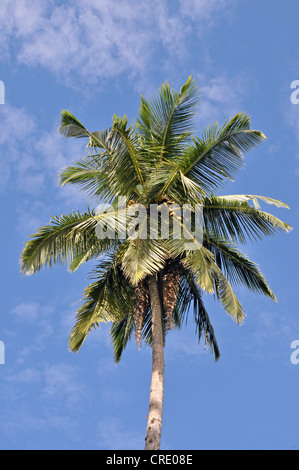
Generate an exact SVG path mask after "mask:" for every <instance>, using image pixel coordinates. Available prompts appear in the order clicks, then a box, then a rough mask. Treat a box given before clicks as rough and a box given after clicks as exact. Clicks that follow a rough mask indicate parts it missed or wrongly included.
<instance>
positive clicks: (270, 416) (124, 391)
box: [0, 0, 299, 449]
mask: <svg viewBox="0 0 299 470" xmlns="http://www.w3.org/2000/svg"><path fill="white" fill-rule="evenodd" d="M298 13H299V5H298V2H297V0H288V1H287V2H282V1H281V0H274V1H272V2H271V5H270V2H268V1H265V0H259V1H257V0H252V1H250V2H245V1H242V0H150V1H149V0H139V1H137V0H114V1H112V0H84V1H83V2H82V1H81V2H79V0H72V1H67V0H65V1H58V0H47V1H44V0H2V2H1V9H0V25H1V27H0V80H2V81H3V82H4V84H5V92H6V93H5V104H2V105H0V120H1V121H0V122H1V133H0V175H1V178H0V205H1V214H2V217H1V242H2V243H1V245H2V247H3V250H2V256H1V264H2V276H1V292H2V308H1V315H0V341H2V342H3V343H4V345H5V364H4V365H0V384H1V386H0V448H1V449H139V448H141V449H142V448H143V445H144V437H145V431H146V415H147V413H148V399H149V387H150V375H151V353H150V350H149V348H147V347H145V346H143V347H142V348H141V351H138V349H137V347H136V346H135V344H134V341H133V342H132V344H130V345H129V346H128V348H127V350H126V351H125V354H124V356H123V359H122V361H121V363H120V364H119V365H118V366H115V365H114V363H113V353H112V349H111V346H110V342H109V337H108V328H107V327H103V328H101V330H99V331H96V332H95V333H93V334H92V335H91V336H90V337H89V339H88V340H87V341H86V343H85V344H84V347H83V348H82V350H81V351H80V352H79V353H78V354H73V353H70V352H69V351H68V347H67V341H68V334H69V331H70V328H71V326H72V324H73V318H74V312H75V310H76V303H75V302H76V301H78V300H80V298H81V293H82V291H83V289H84V287H85V286H86V285H87V283H88V280H87V278H88V272H89V271H90V269H91V268H92V267H93V266H92V265H89V266H83V267H81V269H80V270H78V271H77V272H76V273H73V274H70V273H68V272H67V269H66V268H65V267H56V268H54V269H52V270H45V271H43V272H40V273H39V274H38V275H35V276H33V277H23V276H21V275H20V273H19V256H20V252H21V250H22V247H23V244H24V242H25V241H26V240H27V239H28V237H29V235H30V234H31V233H32V232H33V231H34V230H35V229H36V228H37V227H39V226H41V225H43V224H46V223H48V221H49V219H50V216H52V215H60V214H63V213H69V212H71V211H72V210H73V209H80V210H84V209H85V208H86V204H87V202H88V201H87V200H86V198H85V196H84V194H82V193H78V192H76V191H75V190H74V189H73V188H60V187H59V186H58V185H57V174H58V172H59V170H60V169H61V168H62V167H64V166H65V165H68V164H70V163H71V162H72V161H74V160H75V159H76V158H77V157H78V156H80V155H82V153H83V152H84V147H83V146H82V144H81V142H77V141H74V142H73V141H71V140H65V139H63V138H62V137H60V136H59V134H58V126H59V116H60V112H61V110H62V109H69V110H70V111H71V112H72V113H73V114H75V116H77V117H78V118H79V119H80V120H81V122H83V123H84V124H85V125H86V127H88V128H90V129H91V130H99V129H102V128H106V127H108V126H109V125H110V123H111V117H112V115H113V114H114V113H115V114H117V115H123V114H124V113H126V114H127V115H128V117H129V119H130V120H132V119H134V117H135V115H136V113H137V109H138V106H139V100H140V93H142V94H143V95H145V96H148V97H150V96H151V95H152V94H153V93H154V92H155V91H156V89H157V88H158V86H159V85H160V84H161V83H162V82H163V81H165V80H167V81H168V82H169V83H170V84H171V86H173V87H174V88H179V87H180V86H181V85H182V84H183V83H185V81H186V80H187V78H188V76H189V75H192V76H193V77H194V78H195V79H196V80H197V81H198V83H199V87H200V91H201V108H200V111H199V114H198V116H197V118H196V128H197V129H198V132H199V133H200V130H201V128H202V126H204V125H206V124H208V123H210V122H211V121H219V122H220V123H221V122H223V121H225V120H226V118H227V117H229V116H232V115H234V113H236V112H239V111H246V112H247V113H248V114H250V116H251V118H252V127H253V128H256V129H259V130H261V131H263V132H264V133H265V134H266V136H267V137H268V140H267V141H266V142H265V143H263V144H262V145H261V146H260V147H259V148H258V149H256V150H255V151H253V152H251V153H250V154H249V155H248V156H247V158H246V169H245V170H244V171H242V172H241V173H240V174H239V177H238V178H237V179H236V181H235V183H233V184H231V185H229V186H228V187H227V188H225V190H224V191H223V194H240V193H247V194H261V195H265V196H270V197H274V198H277V199H281V200H283V201H284V202H286V203H287V204H289V205H290V207H291V210H290V211H288V210H282V209H276V208H274V209H273V208H272V207H271V208H270V209H271V211H272V213H274V214H275V215H278V216H279V217H280V218H282V219H283V220H285V221H286V222H288V223H289V224H290V225H291V226H292V227H294V230H293V231H292V232H291V233H290V234H281V235H278V236H275V237H273V238H271V239H266V240H264V241H262V242H259V243H255V244H249V245H247V246H246V247H245V248H244V251H245V252H246V253H247V254H248V255H249V256H250V258H251V259H253V260H254V261H256V262H257V263H258V264H259V265H260V266H261V268H262V271H263V273H264V274H265V276H266V278H267V280H268V281H269V283H270V286H271V288H272V289H273V290H274V292H275V293H276V295H277V297H278V300H279V302H278V304H275V303H273V302H271V301H270V300H267V299H263V298H262V297H259V296H254V295H252V294H248V293H247V292H246V291H245V290H242V289H237V290H236V292H237V294H238V297H239V299H240V301H241V303H242V305H243V306H244V308H245V310H246V321H245V323H244V325H243V326H241V327H237V326H236V325H235V324H234V322H233V321H232V320H231V319H230V318H229V317H228V316H227V314H226V313H225V312H224V311H223V309H222V307H221V306H220V305H218V304H216V303H215V302H214V300H213V299H212V298H208V297H207V298H206V299H205V301H206V306H207V308H208V311H209V313H210V317H211V320H212V322H213V325H214V329H215V333H216V336H217V339H218V343H219V346H220V349H221V353H222V356H221V359H220V360H219V362H218V363H215V361H214V360H213V357H212V356H211V355H210V353H209V351H205V350H204V349H203V347H202V346H198V344H197V339H196V336H195V335H194V324H193V323H192V321H190V324H188V325H187V326H186V327H184V328H182V329H181V330H180V331H175V332H173V333H171V334H169V336H168V339H167V346H166V350H165V361H166V377H165V379H166V386H165V406H164V422H163V433H162V434H163V435H162V448H163V449H298V446H299V443H298V411H299V409H298V408H299V405H298V390H299V380H298V377H299V364H298V365H295V364H292V363H291V360H290V356H291V353H292V350H291V348H290V345H291V343H292V342H293V341H294V340H298V339H299V322H298V318H299V312H298V296H297V293H298V273H297V266H298V235H297V230H296V227H297V224H298V217H299V212H298V195H299V194H298V178H299V105H294V104H292V103H291V100H290V96H291V93H292V90H291V88H290V87H291V83H292V82H293V81H294V80H299V59H298ZM265 209H269V207H266V208H265Z"/></svg>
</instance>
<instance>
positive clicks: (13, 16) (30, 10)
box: [0, 0, 234, 85]
mask: <svg viewBox="0 0 299 470" xmlns="http://www.w3.org/2000/svg"><path fill="white" fill-rule="evenodd" d="M232 3H234V0H220V1H219V0H217V2H216V0H209V1H208V0H196V1H194V0H184V1H182V0H181V1H180V2H177V3H176V4H175V7H176V8H173V6H174V4H173V0H171V2H170V1H167V0H144V1H143V2H139V1H138V0H125V1H124V0H115V1H114V2H113V8H112V7H111V2H110V1H108V0H86V1H85V2H84V7H83V6H82V2H79V0H75V1H72V2H71V1H70V0H69V1H65V2H63V5H61V4H60V3H58V2H55V1H54V0H52V1H50V2H46V1H45V0H44V1H41V2H40V1H38V2H37V1H36V0H34V1H32V0H31V1H29V0H22V1H20V0H2V5H1V13H0V26H1V28H2V32H1V35H0V39H2V50H3V51H6V52H7V51H9V49H10V42H11V40H12V39H15V40H16V42H15V44H14V50H16V51H17V52H16V55H17V61H18V62H19V63H22V64H25V65H28V66H42V67H44V68H46V69H47V70H49V71H51V72H53V73H54V74H56V75H57V76H59V77H60V78H61V79H62V80H63V81H65V82H67V83H68V84H72V85H75V82H76V80H78V78H80V81H81V82H84V83H89V84H94V83H97V82H99V81H100V80H102V79H105V78H111V77H116V76H119V75H120V74H121V73H122V72H124V71H125V72H126V73H127V74H128V75H129V76H131V77H132V76H133V77H136V76H142V75H143V76H146V75H148V73H149V70H152V69H153V68H154V67H157V66H159V67H160V66H161V65H162V67H163V66H164V64H165V63H167V61H168V60H169V58H170V57H172V56H175V57H176V58H178V57H183V56H184V54H185V53H186V47H185V43H186V40H187V38H188V35H189V33H190V32H191V31H192V27H193V26H194V27H196V28H198V30H200V31H204V30H206V29H207V28H209V27H210V25H211V23H212V19H214V18H215V13H216V12H219V11H223V9H224V7H227V6H229V5H230V4H232ZM156 53H159V55H160V56H161V54H162V55H164V58H163V59H162V62H161V59H160V62H159V64H157V57H156V56H155V60H153V58H154V55H155V54H156ZM165 55H166V60H165Z"/></svg>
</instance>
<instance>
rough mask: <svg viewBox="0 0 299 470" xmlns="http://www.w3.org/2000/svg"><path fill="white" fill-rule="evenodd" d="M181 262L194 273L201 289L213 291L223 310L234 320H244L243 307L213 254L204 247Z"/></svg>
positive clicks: (239, 321) (237, 321)
mask: <svg viewBox="0 0 299 470" xmlns="http://www.w3.org/2000/svg"><path fill="white" fill-rule="evenodd" d="M183 264H184V265H185V266H186V267H187V268H189V269H191V270H192V271H193V273H194V278H195V280H196V283H197V284H198V285H199V286H200V288H201V290H203V291H206V292H208V293H214V294H215V295H216V297H217V299H218V300H219V301H220V302H221V303H222V305H223V307H224V309H225V311H226V312H227V313H228V314H229V315H230V316H231V317H232V318H233V319H234V320H235V321H236V323H242V322H243V321H244V309H243V307H242V305H241V304H240V302H239V300H238V299H237V297H236V294H235V293H234V291H233V289H232V287H231V285H230V283H229V282H228V280H227V278H226V277H225V275H224V274H223V272H222V271H221V269H220V268H219V267H218V265H217V264H216V263H215V260H214V255H213V254H212V253H211V252H210V251H209V250H208V249H207V248H205V247H202V248H201V249H200V250H195V251H193V252H191V253H189V254H187V255H186V257H185V258H184V260H183Z"/></svg>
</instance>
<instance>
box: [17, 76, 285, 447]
mask: <svg viewBox="0 0 299 470" xmlns="http://www.w3.org/2000/svg"><path fill="white" fill-rule="evenodd" d="M198 103H199V97H198V85H197V84H196V83H195V82H194V81H193V79H192V78H191V77H190V78H189V79H188V81H187V82H186V83H185V85H184V86H183V87H182V88H181V90H180V91H179V92H176V91H174V90H172V89H171V88H170V86H169V84H168V83H164V84H163V85H162V86H161V87H160V89H159V91H158V93H157V94H156V95H155V96H154V98H153V99H152V100H151V101H148V100H147V99H145V98H144V97H142V96H141V104H140V108H139V114H138V118H137V119H136V121H135V122H134V124H133V125H129V124H128V120H127V118H126V116H124V117H123V118H119V117H117V116H113V123H112V126H111V127H110V128H109V129H106V130H103V131H96V132H90V131H88V130H87V129H86V128H85V127H84V126H83V124H81V122H80V121H79V120H78V119H76V118H75V117H74V116H73V114H71V113H70V112H69V111H63V112H62V114H61V127H60V132H61V134H62V135H63V136H65V137H76V138H86V139H87V140H88V144H87V147H86V154H85V156H84V158H82V159H81V160H80V161H77V162H76V163H74V165H73V166H69V167H67V168H65V169H63V170H62V172H61V175H60V181H61V184H62V185H66V184H74V185H77V186H79V187H81V188H82V189H83V190H85V191H87V193H88V194H89V195H91V196H92V197H93V198H94V201H95V203H96V202H97V204H99V203H101V204H106V210H96V209H92V210H91V209H89V208H88V209H87V211H86V212H85V213H79V212H73V213H71V214H69V215H63V216H61V217H53V218H52V220H51V223H50V224H49V225H46V226H44V227H42V228H40V229H39V230H38V231H37V232H36V233H35V234H33V235H32V237H31V239H30V240H29V241H28V242H27V243H26V245H25V247H24V250H23V252H22V256H21V271H22V272H23V273H25V274H32V273H35V272H37V271H39V270H40V269H41V268H42V267H51V266H52V265H55V264H61V263H67V264H68V265H69V269H70V270H71V271H75V270H76V269H78V268H79V266H80V265H81V264H82V263H85V262H87V261H91V260H96V261H95V265H94V266H95V267H94V269H93V271H92V274H91V278H92V283H91V284H90V285H89V286H88V287H87V288H86V289H85V291H84V297H83V301H82V304H81V306H80V307H79V309H78V311H77V313H76V322H75V325H74V327H73V329H72V331H71V333H70V338H69V348H70V350H71V351H74V352H77V351H78V350H79V349H80V347H81V346H82V344H83V342H84V341H85V339H86V337H87V335H88V333H89V332H90V331H91V330H93V329H94V328H96V327H98V326H99V325H100V323H102V322H109V323H110V324H111V329H110V335H111V340H112V344H113V347H114V357H115V361H116V362H119V361H120V359H121V356H122V353H123V351H124V349H125V347H126V345H127V343H128V341H129V340H130V338H131V337H132V335H133V334H135V337H136V342H137V344H138V345H139V347H140V344H141V341H142V340H144V342H145V343H146V344H148V345H149V346H150V347H151V349H152V381H151V389H150V403H149V415H148V423H147V433H146V445H145V449H147V450H150V449H152V450H155V449H159V448H160V439H161V427H162V412H163V395H164V346H165V342H166V336H167V334H168V332H169V331H170V330H171V329H172V328H173V327H180V326H181V324H182V322H183V319H184V317H185V316H186V315H192V316H193V318H194V320H195V324H196V334H197V335H198V339H200V338H201V337H202V336H204V338H205V344H206V345H207V346H208V347H209V348H210V350H211V352H212V353H213V354H214V356H215V359H216V360H218V358H219V356H220V352H219V347H218V344H217V340H216V337H215V333H214V330H213V327H212V324H211V322H210V318H209V315H208V312H207V311H206V308H205V306H204V303H203V294H204V293H210V294H214V295H215V297H216V299H218V300H219V301H220V302H221V303H222V305H223V307H224V309H225V311H226V312H227V313H228V314H229V315H230V316H231V317H232V318H233V319H234V320H235V321H236V322H237V323H241V322H242V321H243V320H244V310H243V308H242V306H241V304H240V302H239V300H238V299H237V297H236V295H235V293H234V290H233V287H234V286H238V285H243V286H246V287H247V288H248V289H249V290H250V291H253V292H256V293H260V294H264V295H265V296H267V297H269V298H271V299H273V300H275V301H276V297H275V295H274V293H273V292H272V291H271V289H270V287H269V285H268V284H267V282H266V280H265V278H264V276H263V274H262V272H261V271H260V269H259V267H258V266H257V264H255V263H254V262H252V261H250V260H249V259H248V257H247V256H246V255H244V254H243V253H242V252H241V251H240V250H239V247H238V246H239V244H244V243H245V242H246V241H247V240H253V239H260V238H262V237H263V236H270V235H272V234H274V233H276V232H281V231H286V232H288V231H289V230H290V229H291V227H290V226H289V225H288V224H286V223H285V222H282V221H281V220H279V219H278V218H277V217H275V216H274V215H271V214H269V213H267V212H264V211H262V210H261V208H260V205H259V201H261V202H265V203H268V204H274V205H275V206H277V207H287V205H286V204H284V203H282V202H281V201H278V200H275V199H272V198H268V197H263V196H256V195H247V194H246V195H230V196H217V195H216V194H215V192H216V190H218V189H220V188H222V187H223V186H224V184H225V183H227V182H229V181H231V180H232V179H233V178H234V176H235V175H236V174H237V173H238V171H239V170H240V169H241V168H242V167H243V165H244V155H245V154H246V153H247V152H248V151H249V150H252V149H254V148H255V147H256V146H257V145H258V144H259V143H260V142H262V141H264V139H265V136H264V134H263V133H261V132H259V131H257V130H251V128H250V119H249V117H248V115H246V114H244V113H239V114H237V115H236V116H234V117H233V118H232V119H228V120H227V121H226V122H225V123H224V124H223V125H222V126H218V125H217V124H212V125H211V126H210V127H209V128H207V129H204V131H203V133H202V135H201V137H194V136H193V118H194V115H195V112H196V111H197V106H198ZM184 205H185V206H186V205H188V207H189V208H190V207H191V212H190V213H191V222H190V224H187V223H186V222H185V220H184V218H183V217H182V213H181V212H180V211H178V210H177V207H179V208H182V207H185V206H184ZM198 206H200V207H201V208H202V240H201V243H200V241H199V240H198V239H197V237H196V236H194V228H195V213H196V211H195V207H198ZM95 207H96V204H95ZM140 207H143V208H144V209H145V214H146V216H145V217H143V219H138V223H136V214H137V213H138V210H139V209H140ZM151 207H156V209H157V211H158V219H159V223H158V225H157V228H156V232H155V233H154V234H153V233H149V228H148V225H147V223H148V221H149V216H150V214H151ZM162 209H163V210H166V213H167V214H168V216H169V219H168V220H169V227H168V229H169V230H168V236H166V237H165V236H164V237H163V236H162V230H163V227H162V218H161V214H160V212H162ZM116 216H117V218H116ZM134 217H135V219H134ZM159 217H160V218H159ZM134 221H135V225H134ZM116 223H117V228H118V230H115V227H116ZM130 224H131V225H130ZM132 224H133V225H132ZM129 225H130V227H131V229H132V227H133V230H131V232H130V233H129V235H128V226H129ZM178 227H179V229H180V230H183V234H184V235H182V234H181V236H175V233H177V232H175V228H176V230H177V228H178ZM144 230H145V231H144ZM99 232H101V234H102V236H99ZM141 233H143V234H144V233H145V234H146V236H145V237H144V236H141ZM103 234H104V235H103ZM111 234H112V235H111ZM149 234H151V235H154V236H149ZM186 240H187V241H188V243H189V242H191V243H193V244H194V246H193V245H192V246H191V248H190V244H189V245H186ZM191 307H193V308H191Z"/></svg>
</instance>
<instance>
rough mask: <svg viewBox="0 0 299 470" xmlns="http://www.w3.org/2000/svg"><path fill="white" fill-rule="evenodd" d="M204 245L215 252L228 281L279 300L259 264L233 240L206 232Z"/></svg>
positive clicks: (217, 261) (217, 262)
mask: <svg viewBox="0 0 299 470" xmlns="http://www.w3.org/2000/svg"><path fill="white" fill-rule="evenodd" d="M204 246H205V247H206V248H207V249H208V250H209V251H210V252H211V253H213V255H214V257H215V262H216V264H217V266H218V267H219V268H220V269H221V271H223V273H224V274H225V275H226V277H227V279H228V281H230V282H231V283H232V284H234V285H236V286H245V287H247V288H248V289H249V290H251V291H253V292H255V293H260V294H263V295H265V296H266V297H270V298H271V299H272V300H274V301H277V299H276V296H275V294H274V293H273V292H272V290H271V289H270V287H269V285H268V283H267V281H266V279H265V278H264V276H263V274H262V272H261V270H260V268H259V267H258V265H257V264H256V263H254V262H253V261H250V260H249V259H248V257H247V256H246V255H244V254H243V253H241V252H240V250H239V249H238V248H237V246H236V245H235V244H234V243H233V242H231V241H229V240H224V239H222V238H219V237H215V236H213V235H212V234H205V236H204Z"/></svg>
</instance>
